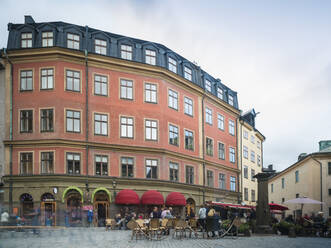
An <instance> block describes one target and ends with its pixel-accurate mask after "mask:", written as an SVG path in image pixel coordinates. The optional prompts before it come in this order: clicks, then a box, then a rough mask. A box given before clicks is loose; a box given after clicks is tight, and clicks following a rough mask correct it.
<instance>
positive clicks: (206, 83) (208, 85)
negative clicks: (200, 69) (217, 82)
mask: <svg viewBox="0 0 331 248" xmlns="http://www.w3.org/2000/svg"><path fill="white" fill-rule="evenodd" d="M205 88H206V90H207V91H208V92H211V82H210V81H209V80H208V79H206V80H205Z"/></svg>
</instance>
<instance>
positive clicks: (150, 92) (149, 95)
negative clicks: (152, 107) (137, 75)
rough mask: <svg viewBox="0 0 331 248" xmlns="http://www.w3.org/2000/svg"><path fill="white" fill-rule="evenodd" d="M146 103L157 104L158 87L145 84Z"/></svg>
mask: <svg viewBox="0 0 331 248" xmlns="http://www.w3.org/2000/svg"><path fill="white" fill-rule="evenodd" d="M145 102H148V103H157V85H156V84H153V83H145Z"/></svg>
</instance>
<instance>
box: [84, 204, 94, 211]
mask: <svg viewBox="0 0 331 248" xmlns="http://www.w3.org/2000/svg"><path fill="white" fill-rule="evenodd" d="M83 210H93V205H85V206H83Z"/></svg>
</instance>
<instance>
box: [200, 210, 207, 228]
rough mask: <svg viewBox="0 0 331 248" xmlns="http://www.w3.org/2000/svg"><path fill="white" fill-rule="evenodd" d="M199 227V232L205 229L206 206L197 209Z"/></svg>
mask: <svg viewBox="0 0 331 248" xmlns="http://www.w3.org/2000/svg"><path fill="white" fill-rule="evenodd" d="M198 215H199V219H198V222H199V225H200V227H201V231H203V230H205V229H206V217H207V209H206V205H202V207H201V208H200V209H199V213H198Z"/></svg>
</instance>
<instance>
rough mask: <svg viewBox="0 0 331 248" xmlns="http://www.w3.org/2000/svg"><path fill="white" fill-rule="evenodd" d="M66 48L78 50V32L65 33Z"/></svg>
mask: <svg viewBox="0 0 331 248" xmlns="http://www.w3.org/2000/svg"><path fill="white" fill-rule="evenodd" d="M67 48H70V49H75V50H79V48H80V36H79V35H78V34H73V33H67Z"/></svg>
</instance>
